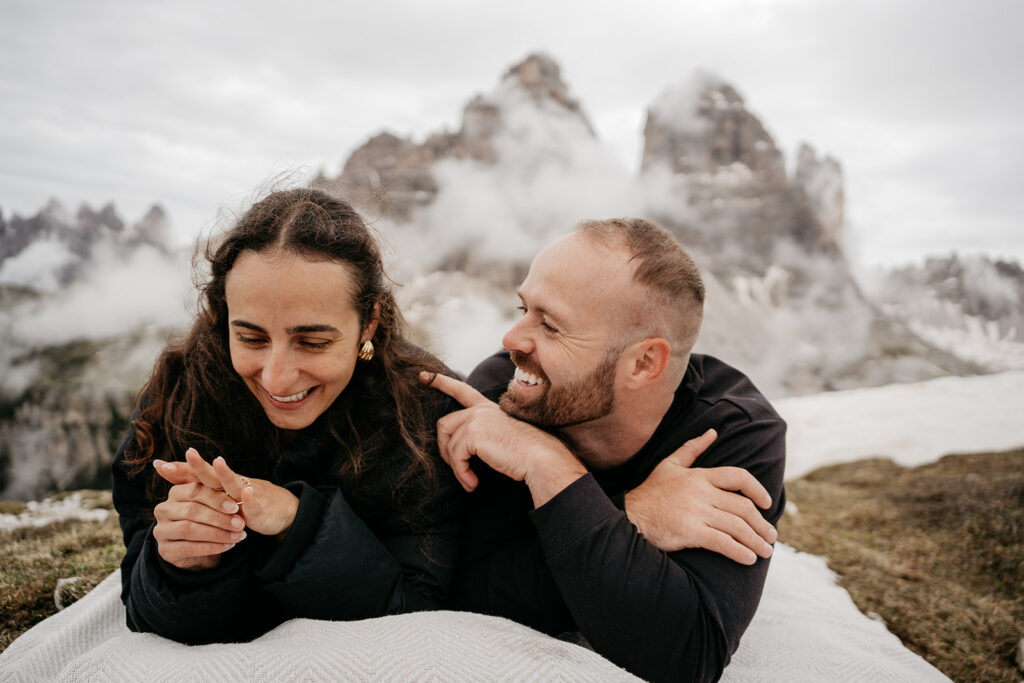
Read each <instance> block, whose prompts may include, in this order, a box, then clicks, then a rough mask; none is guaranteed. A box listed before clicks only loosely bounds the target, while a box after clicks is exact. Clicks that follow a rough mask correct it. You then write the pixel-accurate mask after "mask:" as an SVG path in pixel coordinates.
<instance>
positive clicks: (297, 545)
mask: <svg viewBox="0 0 1024 683" xmlns="http://www.w3.org/2000/svg"><path fill="white" fill-rule="evenodd" d="M435 399H436V400H435ZM430 400H431V401H432V403H431V404H430V405H427V406H425V413H426V416H427V418H428V419H429V420H433V421H436V420H437V419H438V418H439V417H441V416H442V415H443V414H444V413H445V412H447V411H448V410H449V409H450V407H451V404H450V402H449V401H448V400H447V399H446V397H444V396H441V395H440V394H436V395H434V394H431V395H430ZM133 439H134V433H133V432H130V433H129V434H128V436H127V438H126V439H125V443H124V444H123V445H122V446H121V448H120V449H119V451H118V453H117V456H116V457H115V460H114V465H113V476H114V480H113V493H114V504H115V506H116V508H117V511H118V514H119V515H120V523H121V529H122V531H123V533H124V542H125V546H126V549H127V551H126V553H125V557H124V559H123V561H122V562H121V581H122V594H121V598H122V600H123V601H124V603H125V607H126V611H127V620H128V626H129V628H131V629H132V630H133V631H148V632H154V633H158V634H160V635H163V636H165V637H168V638H172V639H174V640H177V641H180V642H184V643H190V644H197V643H209V642H237V641H245V640H250V639H252V638H254V637H256V636H259V635H261V634H263V633H265V632H266V631H268V630H269V629H271V628H273V627H275V626H277V625H279V624H280V623H282V622H284V621H285V620H287V619H292V618H297V617H306V618H315V619H333V620H352V619H365V618H369V617H376V616H381V615H385V614H394V613H400V612H410V611H415V610H425V609H442V608H446V607H447V606H448V588H449V584H450V581H451V576H452V572H453V566H454V563H455V559H456V554H457V546H456V544H457V541H458V531H459V528H460V526H461V516H460V511H459V505H458V493H457V486H456V484H455V481H454V479H453V478H452V477H451V476H450V473H449V472H448V470H447V467H446V466H445V465H444V464H443V463H440V462H439V463H438V468H439V471H441V473H442V478H441V482H442V486H441V488H440V490H438V491H437V492H436V494H435V495H434V496H433V497H432V498H431V500H430V501H429V502H428V503H427V504H426V506H425V507H424V508H423V509H422V510H419V511H418V512H417V516H416V519H415V520H411V519H409V518H408V515H403V514H402V511H401V510H399V509H398V507H397V506H396V503H395V501H394V499H393V497H392V491H393V489H394V484H395V482H396V481H397V476H398V475H399V473H400V472H401V471H402V469H403V468H404V466H405V465H406V463H407V457H408V456H407V455H406V447H405V445H404V443H403V442H402V441H401V439H400V438H399V436H398V432H397V430H394V438H393V442H394V443H393V444H392V446H393V447H392V448H391V449H390V450H389V451H386V453H385V455H383V456H381V457H384V458H387V462H384V463H379V464H378V465H377V466H376V467H375V468H374V470H373V471H372V472H371V473H369V474H368V475H367V479H368V481H366V483H365V485H366V486H367V487H370V490H371V491H373V492H374V497H373V498H372V499H371V500H370V501H368V502H367V501H365V500H363V501H362V502H361V503H360V511H359V512H357V511H356V509H355V508H354V507H353V505H351V504H350V502H349V499H348V497H347V496H346V495H345V493H344V492H343V490H342V489H341V487H340V486H339V485H338V484H337V483H336V481H335V478H334V477H333V475H332V473H331V472H330V467H329V464H330V463H333V462H334V458H333V457H332V455H331V452H330V450H331V449H334V448H337V447H338V445H337V443H336V442H335V441H334V440H333V439H332V438H331V437H330V435H329V434H328V433H327V430H326V428H325V427H324V426H323V425H322V424H319V423H314V425H313V426H312V427H310V428H307V429H306V430H302V432H299V433H296V435H295V438H294V439H292V444H291V446H290V448H289V450H287V451H286V452H285V454H284V456H283V457H282V460H281V463H280V464H279V466H278V468H277V472H276V473H275V475H274V477H273V478H274V483H278V484H280V485H283V486H285V488H287V489H288V490H290V491H291V492H292V493H294V494H295V495H296V496H298V498H299V507H298V512H297V514H296V517H295V520H294V522H293V524H292V527H291V529H290V530H289V532H288V534H287V535H286V536H285V537H284V539H283V540H282V541H281V542H280V543H278V542H277V540H276V539H273V538H269V537H264V536H261V535H259V534H256V533H253V532H249V535H248V538H246V539H245V540H244V541H242V542H240V543H238V544H237V545H236V546H235V548H233V549H231V550H229V551H227V552H226V553H224V554H223V555H222V556H221V561H220V563H219V564H218V565H217V566H216V567H214V568H212V569H207V570H199V571H188V570H183V569H179V568H177V567H175V566H173V565H171V564H169V563H168V562H166V561H164V560H163V559H162V558H161V557H160V555H159V553H158V552H157V543H156V541H155V539H154V538H153V527H154V522H153V521H152V510H153V507H154V503H153V501H151V500H150V499H149V497H148V495H147V490H146V488H147V485H146V482H147V481H148V480H149V478H150V476H151V472H149V471H147V472H144V473H142V474H140V475H139V476H136V477H134V478H130V477H129V476H128V475H127V473H126V471H125V468H124V464H123V463H124V456H125V451H126V449H127V448H130V447H131V446H132V442H133ZM364 498H365V496H364Z"/></svg>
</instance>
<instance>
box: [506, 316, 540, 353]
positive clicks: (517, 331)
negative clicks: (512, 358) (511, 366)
mask: <svg viewBox="0 0 1024 683" xmlns="http://www.w3.org/2000/svg"><path fill="white" fill-rule="evenodd" d="M526 319H527V316H525V315H524V316H523V317H522V318H520V319H519V321H518V322H516V324H515V325H513V326H512V329H511V330H509V331H508V332H506V333H505V336H504V337H502V338H501V344H502V346H504V347H505V348H506V349H508V350H509V351H516V352H518V353H522V354H528V353H532V352H533V349H534V344H533V338H532V337H531V335H530V331H529V328H528V325H527V322H526Z"/></svg>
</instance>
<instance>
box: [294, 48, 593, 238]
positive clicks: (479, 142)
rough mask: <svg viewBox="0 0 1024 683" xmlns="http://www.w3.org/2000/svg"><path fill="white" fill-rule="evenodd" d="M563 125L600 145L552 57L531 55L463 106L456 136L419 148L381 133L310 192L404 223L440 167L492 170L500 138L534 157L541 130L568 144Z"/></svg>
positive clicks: (422, 202) (430, 192)
mask: <svg viewBox="0 0 1024 683" xmlns="http://www.w3.org/2000/svg"><path fill="white" fill-rule="evenodd" d="M551 122H554V123H553V125H552V126H551V127H549V128H545V124H546V123H551ZM559 126H563V127H564V126H568V127H572V128H574V129H577V130H578V131H580V132H581V133H582V135H584V136H587V137H589V138H591V139H595V138H596V136H595V133H594V128H593V126H592V125H591V124H590V121H589V120H588V119H587V117H586V115H585V114H584V112H583V110H582V108H581V107H580V104H579V102H578V101H577V100H576V99H574V98H573V97H572V96H571V95H570V94H569V87H568V86H567V85H566V83H565V82H564V81H563V80H562V75H561V70H560V68H559V66H558V64H557V63H556V62H555V61H554V60H553V59H552V58H551V57H549V56H547V55H544V54H540V53H536V54H531V55H529V56H527V57H526V58H525V59H524V60H523V61H521V62H519V63H517V64H515V65H513V66H511V67H510V68H509V69H508V71H506V73H505V74H504V76H503V77H502V78H501V82H500V83H499V85H498V87H497V88H496V89H495V90H493V91H491V92H488V93H485V94H477V95H475V96H473V97H472V98H471V99H470V100H469V102H467V103H466V105H465V107H464V108H463V111H462V122H461V126H460V127H459V129H458V130H457V131H455V132H447V131H444V132H438V133H433V134H431V135H429V136H428V137H427V139H426V140H425V141H424V142H422V143H419V144H417V143H415V142H413V141H412V140H411V139H409V138H402V137H399V136H397V135H394V134H393V133H389V132H381V133H378V134H376V135H374V136H373V137H371V138H370V139H369V140H367V142H366V143H364V144H363V145H362V146H361V147H359V148H358V149H356V150H355V151H354V152H353V153H352V154H351V156H349V158H348V160H347V161H346V162H345V165H344V168H343V169H342V172H341V174H340V175H339V176H337V177H335V178H330V177H327V176H326V175H324V174H323V173H321V174H320V175H319V177H317V178H316V179H315V180H314V181H313V183H312V185H313V186H314V187H319V188H321V189H324V190H327V191H331V192H335V193H338V194H340V195H341V196H344V197H346V198H348V199H349V200H351V201H353V202H355V203H356V204H357V205H359V206H361V207H363V208H368V207H369V208H372V209H373V210H375V212H376V213H379V212H380V210H381V208H383V210H384V212H385V213H387V214H388V215H390V216H391V217H392V218H394V219H397V220H399V221H406V220H409V219H410V218H411V216H412V212H413V210H414V209H416V208H419V207H425V206H427V205H429V204H430V203H431V202H432V201H433V200H434V198H435V197H436V196H437V193H438V189H439V188H438V183H437V180H436V179H435V177H434V174H433V172H432V169H433V166H434V165H435V164H436V163H437V162H439V161H442V160H445V159H457V160H472V161H476V162H480V163H482V164H484V165H489V166H493V165H495V164H498V163H500V161H501V159H500V156H501V155H500V152H499V150H498V145H497V144H496V139H497V138H498V137H499V136H501V135H502V134H507V135H508V136H509V137H511V138H513V139H514V144H515V146H516V147H517V149H519V150H525V151H530V150H532V149H534V148H539V147H543V146H544V145H543V143H542V144H536V143H537V140H536V138H537V137H538V131H537V130H536V129H537V128H539V129H542V130H541V132H540V133H539V137H541V138H544V141H545V142H552V141H553V142H554V143H555V144H558V143H559V142H563V141H564V140H563V138H564V136H563V135H561V133H562V132H563V130H562V129H561V128H559ZM542 153H543V152H542Z"/></svg>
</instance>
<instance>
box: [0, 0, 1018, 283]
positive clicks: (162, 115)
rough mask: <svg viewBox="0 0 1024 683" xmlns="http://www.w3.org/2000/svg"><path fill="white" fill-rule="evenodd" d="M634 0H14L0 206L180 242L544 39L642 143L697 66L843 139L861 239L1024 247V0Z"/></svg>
mask: <svg viewBox="0 0 1024 683" xmlns="http://www.w3.org/2000/svg"><path fill="white" fill-rule="evenodd" d="M632 5H633V6H632V7H630V8H629V9H628V10H624V9H623V4H622V3H612V2H600V1H598V0H589V1H586V2H584V1H579V2H577V1H568V0H564V1H563V0H544V1H538V0H521V1H520V2H516V3H484V2H472V1H470V0H393V1H391V0H381V1H380V2H376V3H343V2H326V1H325V2H301V1H300V2H292V3H287V4H286V3H281V2H278V3H271V2H267V1H265V0H250V1H249V2H244V3H241V2H239V3H228V2H208V1H202V2H200V1H196V0H181V1H179V2H174V3H166V2H162V3H156V2H144V1H141V0H136V1H133V2H128V1H115V0H92V1H91V2H88V3H85V2H77V1H72V0H63V1H61V0H54V1H52V2H44V3H40V2H35V0H4V2H3V3H2V4H0V26H2V27H3V40H2V41H0V150H2V152H0V208H2V210H3V212H4V215H5V216H9V215H10V214H11V213H12V212H16V213H19V214H22V215H30V214H34V213H35V212H36V211H37V210H38V209H39V208H40V207H42V205H43V204H44V203H45V202H46V201H47V200H48V199H49V198H50V197H56V198H58V199H60V200H61V201H62V202H63V203H64V204H65V205H66V206H68V207H70V208H72V209H73V208H75V207H77V206H78V205H79V204H80V203H82V202H89V203H91V204H93V205H94V206H97V207H98V206H100V205H102V204H104V203H106V202H108V201H114V202H115V204H116V206H117V207H118V210H119V211H120V213H121V214H122V216H124V217H125V218H127V219H128V220H130V221H131V220H136V219H138V218H140V217H141V216H142V215H143V213H144V212H145V211H146V209H147V208H148V207H149V206H150V205H151V204H153V203H160V204H161V205H163V206H164V207H165V208H166V209H167V210H168V212H169V213H170V215H171V219H172V221H173V223H174V226H175V229H176V231H177V234H178V235H179V237H180V240H181V241H182V242H185V241H187V240H189V239H190V237H191V235H193V234H194V233H195V232H196V231H197V230H198V229H201V228H205V227H208V226H209V225H210V224H211V222H212V221H213V220H214V219H215V217H216V214H217V211H218V210H219V209H220V208H223V207H226V208H229V209H233V208H237V207H238V206H239V205H241V204H242V203H244V202H245V200H246V198H247V197H249V196H250V195H251V194H252V192H253V191H254V190H256V189H257V188H258V187H259V186H261V185H264V184H265V183H266V182H267V181H268V179H271V178H273V177H274V176H276V175H278V174H281V173H291V174H301V173H304V172H312V171H315V170H316V169H318V168H321V167H322V168H325V169H327V171H328V172H330V173H335V172H337V171H338V170H340V166H341V164H342V163H343V162H344V160H345V158H347V156H348V154H349V153H350V152H351V151H352V150H353V149H354V148H355V147H357V146H358V145H360V144H361V143H362V142H363V141H365V139H366V138H367V137H368V136H370V135H371V134H373V133H376V132H378V131H380V130H381V129H388V130H391V131H393V132H395V133H398V134H400V135H405V136H412V137H414V138H416V139H422V138H423V137H425V136H426V135H428V134H429V133H431V132H434V131H436V130H439V129H441V128H443V127H447V128H449V129H454V128H457V127H458V126H459V122H460V113H461V109H462V106H463V105H464V104H465V102H466V101H467V100H468V99H469V98H470V97H471V96H472V95H473V94H474V93H477V92H482V91H487V90H490V89H492V88H493V87H494V86H495V85H496V84H497V82H498V80H499V78H500V76H501V75H502V74H503V73H504V72H505V70H506V69H507V68H508V67H509V66H510V65H512V64H513V63H515V62H517V61H519V60H520V59H522V58H523V57H524V56H525V55H527V54H528V53H530V52H531V51H536V50H542V51H544V52H547V53H548V54H550V55H551V56H553V57H554V58H555V59H556V60H557V61H558V62H559V63H560V64H561V67H562V73H563V77H564V78H565V80H566V81H567V83H568V84H569V87H570V89H571V92H572V94H573V95H574V96H575V97H577V98H578V99H579V100H580V101H581V103H582V105H583V107H584V109H585V110H586V112H587V114H588V115H589V116H590V118H591V120H592V121H593V122H594V124H595V127H596V128H597V131H598V134H599V135H600V136H601V137H602V138H603V139H604V140H605V141H607V143H608V144H609V145H611V146H612V147H613V148H614V150H615V151H616V153H617V154H618V156H619V157H620V158H621V159H622V163H623V165H624V166H626V167H629V168H635V167H636V166H637V165H638V162H639V154H640V149H641V131H642V128H643V121H644V115H645V108H646V106H647V105H648V104H649V103H650V102H652V101H653V100H654V99H655V98H656V97H657V96H658V94H659V93H660V92H661V91H662V90H663V89H664V88H665V87H666V86H668V85H670V84H672V83H674V82H676V81H679V80H681V79H682V78H684V77H685V76H687V75H688V74H689V73H690V72H691V71H692V70H693V69H695V68H702V69H705V70H708V71H711V72H713V73H716V74H718V75H719V76H720V77H722V78H724V79H725V80H727V81H729V82H731V83H732V84H733V85H734V86H735V87H736V88H737V89H738V91H739V92H740V93H741V94H742V95H743V96H744V97H745V98H746V101H747V106H748V108H749V109H751V110H752V111H753V112H755V113H756V114H757V115H758V116H760V117H761V119H762V121H763V122H764V124H765V125H766V127H767V128H768V130H769V131H770V132H771V133H772V135H773V136H774V137H775V140H776V142H777V144H778V145H779V146H780V148H781V149H782V150H783V151H784V152H785V154H786V155H787V158H788V159H790V160H791V159H792V157H793V155H794V150H795V148H796V146H797V144H798V143H799V142H800V141H802V140H806V141H808V142H810V143H811V144H812V145H813V146H814V147H815V148H816V149H817V150H818V151H819V152H822V153H826V154H830V155H833V156H835V157H836V158H838V159H839V160H840V161H841V162H842V163H843V166H844V169H845V173H846V192H847V218H848V226H847V238H848V246H849V248H850V253H851V256H852V257H853V258H854V259H855V260H857V261H858V262H860V263H862V264H873V263H898V262H904V261H907V260H912V259H916V258H919V257H920V256H921V255H923V254H926V253H948V252H949V251H951V250H954V249H955V250H959V251H962V252H964V251H967V252H973V251H984V252H986V253H989V254H992V255H998V256H1011V257H1014V258H1016V259H1018V260H1020V261H1024V191H1022V190H1024V181H1022V180H1021V178H1024V161H1022V158H1024V88H1021V87H1020V82H1021V81H1022V78H1024V41H1021V40H1020V39H1019V36H1017V35H1016V34H1017V33H1018V31H1019V28H1020V26H1021V25H1022V24H1024V2H1021V1H1020V0H998V1H996V0H971V1H970V2H967V1H963V2H955V1H943V2H934V1H930V2H928V1H924V0H906V1H904V0H899V1H896V2H893V1H892V0H889V1H879V0H862V1H858V2H833V1H831V0H806V1H804V0H774V1H773V0H692V1H687V2H679V1H677V0H673V1H664V2H659V1H655V0H650V1H647V2H644V1H641V2H637V3H632ZM1015 84H1016V85H1015ZM581 218H583V217H582V216H581Z"/></svg>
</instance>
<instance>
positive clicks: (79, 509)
mask: <svg viewBox="0 0 1024 683" xmlns="http://www.w3.org/2000/svg"><path fill="white" fill-rule="evenodd" d="M110 514H111V511H110V510H105V509H102V508H99V509H95V510H90V509H88V508H87V507H86V505H84V504H83V500H82V494H80V493H72V494H71V495H69V496H67V497H65V498H63V499H61V500H54V499H53V498H47V499H45V500H43V501H31V502H29V503H26V504H25V511H24V512H21V513H19V514H17V515H3V514H0V531H11V530H13V529H17V528H19V527H24V526H34V527H40V526H46V525H47V524H50V523H52V522H59V521H61V520H64V519H83V520H88V521H90V522H102V521H103V520H105V519H106V518H107V517H108V516H109V515H110Z"/></svg>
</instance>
